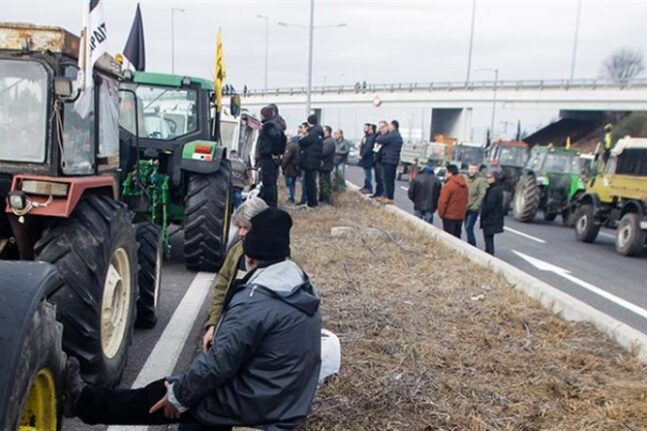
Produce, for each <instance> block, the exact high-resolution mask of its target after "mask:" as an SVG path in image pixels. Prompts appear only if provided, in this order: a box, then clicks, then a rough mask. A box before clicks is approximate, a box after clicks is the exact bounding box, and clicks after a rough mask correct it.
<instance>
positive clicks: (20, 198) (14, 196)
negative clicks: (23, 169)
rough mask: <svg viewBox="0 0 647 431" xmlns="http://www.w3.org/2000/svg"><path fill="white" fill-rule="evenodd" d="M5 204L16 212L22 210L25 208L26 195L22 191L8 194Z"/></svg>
mask: <svg viewBox="0 0 647 431" xmlns="http://www.w3.org/2000/svg"><path fill="white" fill-rule="evenodd" d="M7 203H8V204H9V206H10V207H11V208H13V209H16V210H19V211H21V210H24V209H25V208H27V195H26V194H25V192H22V191H13V192H9V194H8V196H7Z"/></svg>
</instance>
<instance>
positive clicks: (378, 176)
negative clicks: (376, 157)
mask: <svg viewBox="0 0 647 431" xmlns="http://www.w3.org/2000/svg"><path fill="white" fill-rule="evenodd" d="M383 194H384V165H383V164H382V163H380V162H377V163H376V164H375V196H382V195H383Z"/></svg>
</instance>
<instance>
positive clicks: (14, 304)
mask: <svg viewBox="0 0 647 431" xmlns="http://www.w3.org/2000/svg"><path fill="white" fill-rule="evenodd" d="M61 286H62V279H61V278H60V276H59V274H58V271H57V270H56V268H55V267H54V266H53V265H51V264H49V263H45V262H7V261H4V262H0V322H3V323H2V325H0V346H2V349H0V424H1V423H2V422H3V419H4V418H5V417H6V416H7V413H8V412H7V410H6V409H7V408H8V407H9V402H8V401H9V398H10V395H11V391H12V388H13V386H14V383H15V381H16V379H17V376H16V372H17V369H18V363H19V362H20V361H21V352H22V350H23V343H24V342H25V337H27V332H29V329H30V327H31V321H32V316H33V315H34V312H35V311H36V309H37V308H38V307H39V305H40V302H41V301H43V300H44V299H45V298H47V297H48V296H49V295H51V294H52V293H54V292H55V291H57V290H58V289H60V288H61ZM0 428H3V429H4V426H2V427H0Z"/></svg>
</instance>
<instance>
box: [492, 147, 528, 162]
mask: <svg viewBox="0 0 647 431" xmlns="http://www.w3.org/2000/svg"><path fill="white" fill-rule="evenodd" d="M499 148H500V151H499V157H498V158H499V164H501V165H506V166H524V165H525V164H526V149H525V148H523V147H506V146H501V147H499Z"/></svg>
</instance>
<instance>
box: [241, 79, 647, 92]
mask: <svg viewBox="0 0 647 431" xmlns="http://www.w3.org/2000/svg"><path fill="white" fill-rule="evenodd" d="M637 87H647V79H645V78H641V79H632V80H628V81H624V82H618V81H611V80H606V79H572V80H571V79H536V80H500V81H469V82H465V81H462V82H456V81H453V82H452V81H448V82H442V81H441V82H428V83H420V82H413V83H391V84H367V83H364V82H362V83H360V82H358V83H355V84H353V85H348V84H345V85H325V86H313V87H312V94H344V93H347V94H352V93H354V94H361V93H370V94H373V93H388V92H391V93H392V92H396V91H398V92H401V91H409V92H430V91H458V90H460V91H473V90H487V89H491V90H492V91H494V89H495V88H496V89H497V90H525V89H533V90H536V89H562V90H569V89H595V88H614V89H631V88H637ZM306 92H307V88H306V87H305V86H302V87H281V88H269V89H267V90H265V89H252V90H247V92H245V93H243V96H278V95H301V94H306Z"/></svg>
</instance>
